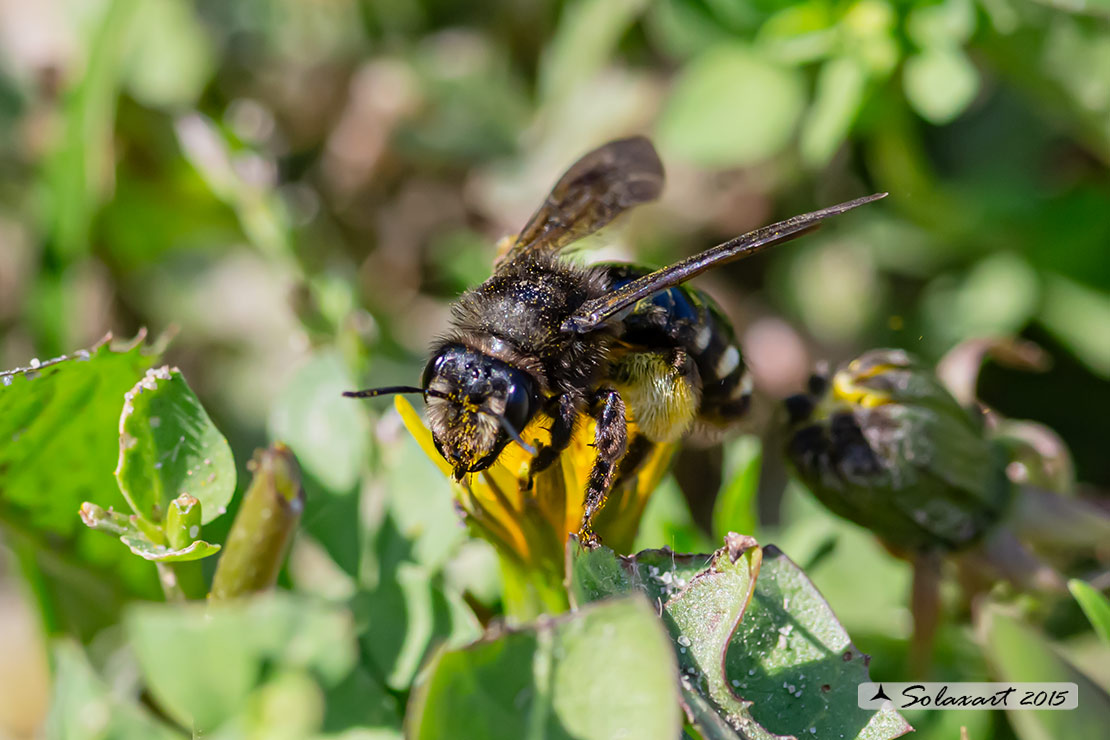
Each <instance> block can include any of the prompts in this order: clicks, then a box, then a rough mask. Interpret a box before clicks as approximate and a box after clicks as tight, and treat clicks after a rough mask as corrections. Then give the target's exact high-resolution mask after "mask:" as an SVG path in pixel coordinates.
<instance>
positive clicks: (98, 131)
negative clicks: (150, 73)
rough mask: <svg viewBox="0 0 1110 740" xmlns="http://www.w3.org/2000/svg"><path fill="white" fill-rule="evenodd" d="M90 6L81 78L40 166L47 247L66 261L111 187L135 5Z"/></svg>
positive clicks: (82, 243) (81, 246)
mask: <svg viewBox="0 0 1110 740" xmlns="http://www.w3.org/2000/svg"><path fill="white" fill-rule="evenodd" d="M95 7H96V8H97V10H96V11H94V15H95V16H97V17H95V18H94V19H93V22H92V23H91V27H92V28H93V32H92V33H91V34H90V37H89V38H88V39H86V40H84V41H85V43H86V44H87V45H88V48H87V50H86V55H85V57H84V58H83V59H82V62H83V64H82V73H81V74H80V75H74V78H75V79H76V80H77V84H76V85H75V86H73V87H72V88H70V89H69V90H67V91H66V93H65V97H64V100H63V103H62V115H61V121H60V125H61V127H62V136H61V140H60V142H59V144H58V146H57V147H56V148H55V149H54V150H53V151H52V152H50V154H49V156H48V157H47V158H46V161H45V163H44V165H43V173H44V179H45V186H46V188H45V192H44V194H45V197H46V213H47V222H48V224H49V230H50V245H51V248H52V249H53V250H54V251H55V253H56V254H58V255H62V256H64V257H66V258H67V259H68V258H72V257H75V256H77V255H79V254H82V253H84V252H86V251H87V250H88V248H89V228H90V225H91V224H92V220H93V216H94V215H95V213H96V209H97V208H98V207H99V205H100V202H101V200H102V199H103V198H104V196H105V195H106V194H107V193H108V191H109V188H110V186H111V182H112V171H113V167H114V164H115V163H114V159H113V151H114V147H113V146H112V129H113V125H114V123H115V115H116V99H117V97H118V95H119V86H120V78H121V76H122V73H123V57H124V49H125V44H124V41H125V40H126V39H127V35H128V32H129V29H130V27H131V24H132V22H133V21H134V18H135V14H136V11H137V10H138V9H139V7H140V3H139V2H138V0H108V1H107V2H102V3H99V4H97V6H95Z"/></svg>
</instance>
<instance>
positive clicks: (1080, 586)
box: [1068, 578, 1110, 645]
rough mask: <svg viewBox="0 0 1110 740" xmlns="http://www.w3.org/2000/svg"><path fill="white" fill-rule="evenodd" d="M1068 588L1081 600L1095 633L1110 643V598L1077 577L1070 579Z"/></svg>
mask: <svg viewBox="0 0 1110 740" xmlns="http://www.w3.org/2000/svg"><path fill="white" fill-rule="evenodd" d="M1068 589H1069V590H1070V591H1071V595H1072V596H1074V597H1075V600H1076V601H1078V602H1079V606H1080V607H1082V609H1083V613H1084V614H1086V615H1087V619H1089V620H1091V625H1092V626H1093V627H1094V628H1095V634H1097V635H1098V636H1099V637H1100V638H1102V641H1103V642H1104V643H1106V644H1107V645H1110V599H1107V598H1106V595H1105V594H1103V593H1101V592H1099V591H1096V590H1095V587H1094V586H1092V585H1091V584H1089V583H1086V582H1084V581H1080V580H1078V579H1075V578H1073V579H1072V580H1070V581H1068Z"/></svg>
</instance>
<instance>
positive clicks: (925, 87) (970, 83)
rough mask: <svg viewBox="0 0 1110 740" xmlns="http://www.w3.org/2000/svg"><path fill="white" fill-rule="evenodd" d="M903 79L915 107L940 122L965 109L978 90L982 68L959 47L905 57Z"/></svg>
mask: <svg viewBox="0 0 1110 740" xmlns="http://www.w3.org/2000/svg"><path fill="white" fill-rule="evenodd" d="M902 82H903V84H904V85H905V90H906V97H907V98H908V99H909V101H910V105H912V106H913V108H914V110H916V111H917V112H918V113H919V114H921V117H922V118H924V119H925V120H927V121H929V122H930V123H935V124H937V125H941V124H945V123H948V122H950V121H952V120H953V119H954V118H956V117H957V116H959V115H960V114H961V113H963V112H964V110H965V109H966V108H967V106H968V105H970V104H971V101H972V100H974V99H975V94H976V93H977V92H979V72H978V70H976V69H975V65H974V64H972V63H971V60H970V59H968V58H967V55H966V54H964V52H963V51H962V50H960V49H959V48H958V47H935V48H929V49H925V50H924V51H922V52H920V53H918V54H914V55H913V56H911V57H910V58H909V59H907V60H906V64H905V67H904V68H903V78H902Z"/></svg>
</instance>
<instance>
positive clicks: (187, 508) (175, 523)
mask: <svg viewBox="0 0 1110 740" xmlns="http://www.w3.org/2000/svg"><path fill="white" fill-rule="evenodd" d="M198 537H200V501H198V500H197V499H196V497H195V496H191V495H189V494H188V493H183V494H181V495H180V496H178V497H177V498H175V499H174V500H173V501H171V502H170V508H169V511H167V512H166V541H167V542H169V545H170V548H171V549H174V550H184V549H185V548H186V547H188V546H189V545H191V544H193V543H194V542H196V541H197V538H198Z"/></svg>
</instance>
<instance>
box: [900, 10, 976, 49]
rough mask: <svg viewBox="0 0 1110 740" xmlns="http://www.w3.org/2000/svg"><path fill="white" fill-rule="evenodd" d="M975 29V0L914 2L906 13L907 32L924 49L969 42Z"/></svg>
mask: <svg viewBox="0 0 1110 740" xmlns="http://www.w3.org/2000/svg"><path fill="white" fill-rule="evenodd" d="M974 32H975V4H974V3H973V2H972V0H944V1H943V2H940V3H936V4H932V5H915V6H914V7H913V9H912V10H910V12H909V15H908V16H906V35H907V36H909V37H910V38H911V39H912V40H913V42H914V43H915V44H917V45H918V46H919V47H921V48H926V47H930V46H946V45H951V46H955V45H958V44H963V43H966V42H967V40H968V39H969V38H971V34H972V33H974Z"/></svg>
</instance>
